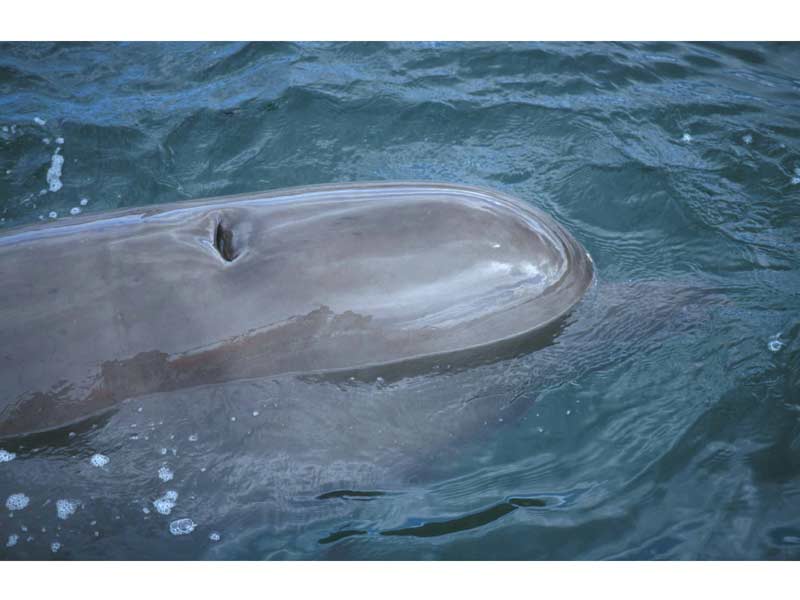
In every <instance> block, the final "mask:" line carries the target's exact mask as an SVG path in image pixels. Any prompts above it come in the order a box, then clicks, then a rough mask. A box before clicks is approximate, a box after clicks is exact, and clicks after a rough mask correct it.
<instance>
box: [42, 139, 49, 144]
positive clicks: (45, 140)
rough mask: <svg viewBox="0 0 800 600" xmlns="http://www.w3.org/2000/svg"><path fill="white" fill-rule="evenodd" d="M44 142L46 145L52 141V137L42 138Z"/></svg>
mask: <svg viewBox="0 0 800 600" xmlns="http://www.w3.org/2000/svg"><path fill="white" fill-rule="evenodd" d="M42 143H43V144H44V145H45V146H46V145H47V144H49V143H50V138H42Z"/></svg>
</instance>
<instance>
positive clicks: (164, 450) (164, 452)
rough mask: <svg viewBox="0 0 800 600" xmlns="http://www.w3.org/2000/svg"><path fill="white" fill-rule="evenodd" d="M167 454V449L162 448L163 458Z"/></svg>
mask: <svg viewBox="0 0 800 600" xmlns="http://www.w3.org/2000/svg"><path fill="white" fill-rule="evenodd" d="M166 453H167V449H166V448H162V449H161V456H164V455H165V454H166Z"/></svg>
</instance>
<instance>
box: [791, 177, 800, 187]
mask: <svg viewBox="0 0 800 600" xmlns="http://www.w3.org/2000/svg"><path fill="white" fill-rule="evenodd" d="M798 183H800V177H792V185H797V184H798Z"/></svg>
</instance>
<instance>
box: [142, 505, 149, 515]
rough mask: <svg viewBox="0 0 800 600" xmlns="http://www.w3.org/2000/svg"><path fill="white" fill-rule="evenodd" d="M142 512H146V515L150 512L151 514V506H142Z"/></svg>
mask: <svg viewBox="0 0 800 600" xmlns="http://www.w3.org/2000/svg"><path fill="white" fill-rule="evenodd" d="M142 512H143V513H144V514H146V515H149V514H150V509H149V508H147V507H146V506H143V507H142Z"/></svg>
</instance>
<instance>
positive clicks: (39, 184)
mask: <svg viewBox="0 0 800 600" xmlns="http://www.w3.org/2000/svg"><path fill="white" fill-rule="evenodd" d="M365 180H366V181H376V180H434V181H443V182H452V183H460V184H472V185H479V186H486V187H490V188H494V189H498V190H502V191H504V192H507V193H509V194H512V195H515V196H517V197H519V198H521V199H523V200H524V201H526V202H529V203H531V204H532V205H534V206H536V207H538V208H540V209H542V210H544V211H546V212H548V213H549V214H551V215H553V216H554V217H555V218H556V219H557V220H558V221H559V222H560V223H561V224H563V225H564V226H565V227H567V228H568V229H569V230H570V231H571V232H572V233H573V234H574V236H575V237H576V238H577V239H578V240H579V241H580V242H581V243H582V244H583V245H584V246H585V247H586V249H587V250H588V251H589V252H590V253H591V255H592V257H593V259H594V261H595V264H596V268H597V273H596V275H597V282H596V284H595V286H594V287H593V289H592V291H591V292H590V293H589V294H588V295H587V297H586V298H585V299H584V301H583V302H582V303H581V304H580V305H579V306H578V308H577V309H576V311H575V312H574V314H573V315H571V316H570V319H569V322H568V323H567V324H566V326H565V328H564V330H563V331H562V332H561V334H560V337H558V338H557V339H556V341H555V343H554V344H553V345H551V346H550V347H547V348H544V349H540V350H536V351H532V352H530V353H527V354H524V355H522V356H517V357H513V358H509V359H507V360H503V361H499V362H496V363H493V364H486V365H480V366H476V367H475V368H472V369H465V370H453V371H452V372H450V371H449V370H448V365H442V367H441V371H440V372H435V373H427V374H424V375H419V376H409V377H406V378H400V379H397V380H392V381H383V380H380V379H377V380H374V381H358V382H353V383H349V384H331V383H321V382H314V381H303V380H294V379H280V378H278V379H275V378H273V379H270V380H268V381H262V382H258V381H255V382H254V381H249V382H242V383H240V384H235V385H226V386H224V389H214V388H211V389H204V390H198V391H193V392H192V391H190V392H186V393H183V394H181V395H178V396H179V397H175V394H172V397H170V398H169V399H168V401H166V400H165V399H164V398H160V397H158V396H157V395H154V396H153V397H146V398H141V399H134V400H132V401H130V402H128V403H126V404H124V405H123V406H122V407H121V408H120V409H119V410H118V411H117V412H115V413H113V414H111V415H108V416H104V417H103V418H102V419H99V420H94V421H91V422H87V423H84V424H79V425H77V426H75V427H74V428H71V429H68V430H61V431H57V432H52V433H47V434H41V435H37V436H31V437H29V438H23V439H16V440H0V504H1V505H0V558H3V559H23V558H34V559H80V558H88V559H104V558H153V559H178V558H180V559H187V558H188V559H191V558H206V559H523V560H547V559H568V560H569V559H634V560H641V559H798V558H800V45H798V44H721V43H713V44H676V43H637V44H634V43H621V44H601V43H585V44H582V43H565V44H517V43H513V44H507V43H491V44H488V43H268V44H244V43H218V44H209V43H202V44H200V43H170V44H131V43H127V44H77V43H75V44H3V45H0V234H1V233H4V232H7V231H9V230H11V229H12V228H14V227H17V226H22V225H27V224H32V223H37V222H40V221H43V222H47V221H55V220H57V221H62V220H67V219H70V218H72V217H73V215H74V214H87V213H102V212H103V211H108V210H110V209H115V208H119V207H133V206H146V205H151V204H156V203H165V202H180V201H182V200H188V199H193V198H201V197H206V196H216V195H223V194H234V193H240V192H252V191H260V190H266V189H273V188H282V187H287V186H294V185H306V184H314V183H328V182H345V181H365ZM1 285H2V282H0V286H1ZM0 290H2V288H1V287H0ZM0 293H2V291H0ZM0 393H2V382H0ZM464 399H469V401H470V402H472V401H473V400H476V399H477V400H479V401H481V402H490V403H494V404H495V405H496V406H497V411H496V416H497V418H496V422H495V419H487V421H486V422H485V423H484V424H483V426H482V427H480V428H478V430H477V431H471V432H470V434H469V435H467V436H462V437H461V438H454V439H455V440H456V441H454V442H453V443H451V444H448V443H447V442H448V440H447V439H443V440H441V442H442V443H441V444H435V445H432V446H431V447H425V448H422V447H420V448H417V447H413V445H411V444H408V445H407V447H404V446H403V440H404V439H406V436H410V435H411V434H410V431H411V428H413V425H414V421H413V419H414V416H415V414H416V413H414V412H413V411H414V406H415V405H419V403H425V402H428V401H430V402H445V403H446V402H451V403H458V402H462V401H464ZM331 402H337V403H340V404H341V406H343V407H347V410H344V411H343V413H342V415H341V417H334V418H332V419H331V421H330V422H319V421H320V420H319V419H315V416H316V415H318V414H319V411H317V410H315V407H317V406H319V405H320V403H331ZM465 406H466V404H465ZM512 406H513V408H514V409H513V410H506V409H507V408H508V407H512ZM390 407H391V410H390ZM329 412H330V411H327V412H326V413H325V414H329ZM387 414H389V416H388V417H387ZM489 421H491V422H489ZM351 426H352V427H353V428H354V432H353V433H352V434H350V433H348V428H349V427H351ZM384 428H385V430H384ZM359 435H361V436H363V437H364V440H365V442H364V443H365V444H368V443H370V442H371V440H372V438H375V437H384V438H386V439H388V438H390V437H392V436H394V437H396V438H397V440H398V447H400V448H405V450H404V451H405V452H407V454H408V457H409V458H414V459H416V468H415V470H413V471H412V472H413V476H410V477H408V478H407V479H406V480H405V483H404V484H402V485H398V486H396V487H394V488H391V489H385V488H380V489H360V490H348V489H347V488H345V487H344V486H345V485H347V482H348V481H356V480H357V479H358V477H356V476H354V475H353V472H352V471H353V469H354V468H355V467H354V466H353V465H352V464H346V463H341V464H340V463H336V464H333V465H332V466H331V465H328V466H327V467H325V468H324V469H322V468H320V469H318V470H316V471H315V470H313V469H310V468H309V467H308V465H305V466H303V465H298V464H296V462H293V456H295V455H298V454H303V453H304V455H313V452H314V451H315V450H319V452H320V455H322V454H324V452H325V450H326V448H327V447H328V445H329V444H333V443H334V442H333V441H331V440H332V439H333V438H336V439H339V438H341V439H345V438H347V439H349V440H354V439H360V438H358V437H357V436H359ZM446 435H447V432H442V437H445V436H446ZM347 436H355V437H349V438H348V437H347ZM341 439H340V441H341ZM309 453H311V454H309ZM319 462H320V464H324V460H323V458H320V459H319ZM368 463H369V461H367V462H366V463H365V464H363V465H362V468H363V469H364V470H365V472H368V471H369V468H370V465H369V464H368ZM337 469H338V471H337ZM364 477H366V478H367V479H368V474H367V475H365V476H364ZM311 484H315V485H317V487H319V488H321V489H328V490H329V491H330V493H326V494H318V495H316V496H314V495H313V494H312V493H311V492H309V490H311V489H312V488H313V487H314V486H313V485H311ZM326 486H327V487H326ZM309 494H311V495H309Z"/></svg>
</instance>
